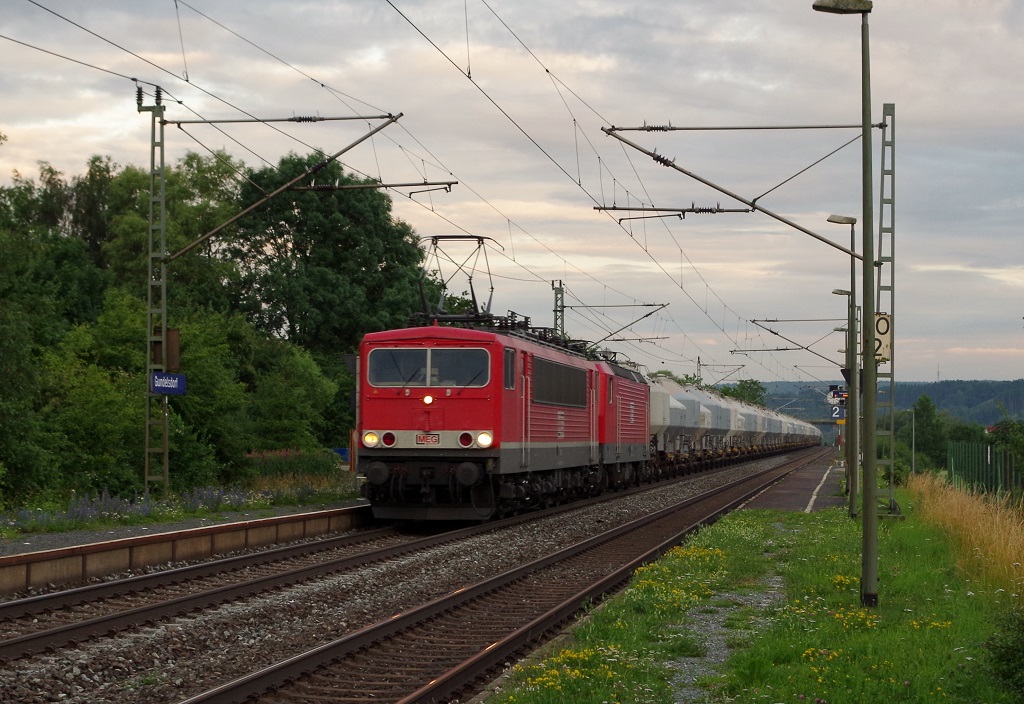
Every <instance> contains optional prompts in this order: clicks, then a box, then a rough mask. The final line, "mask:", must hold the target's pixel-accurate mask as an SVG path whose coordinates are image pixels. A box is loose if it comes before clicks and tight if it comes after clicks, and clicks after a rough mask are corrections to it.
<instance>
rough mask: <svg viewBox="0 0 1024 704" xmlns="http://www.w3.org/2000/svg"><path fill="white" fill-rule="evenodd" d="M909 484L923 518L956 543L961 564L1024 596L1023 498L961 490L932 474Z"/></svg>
mask: <svg viewBox="0 0 1024 704" xmlns="http://www.w3.org/2000/svg"><path fill="white" fill-rule="evenodd" d="M907 487H908V489H909V490H910V492H911V494H912V495H913V497H914V500H915V502H916V504H917V510H918V511H919V512H920V513H921V515H922V516H923V517H924V518H925V520H927V521H929V522H931V523H934V524H936V525H939V526H941V527H942V528H943V529H944V530H945V531H946V533H947V534H948V535H949V536H950V538H951V539H952V541H953V543H954V544H955V545H957V546H958V548H959V553H960V556H961V557H960V559H959V566H960V568H961V569H963V570H964V571H965V572H966V573H967V574H969V575H970V576H971V577H972V578H973V579H976V580H978V581H979V582H982V583H984V584H985V585H988V586H990V587H991V588H993V589H1003V590H1005V591H1006V593H1007V594H1008V595H1012V596H1013V598H1014V599H1015V600H1016V601H1017V603H1020V602H1021V601H1022V599H1024V597H1022V595H1024V567H1022V563H1024V502H1020V501H1018V502H1013V501H1011V500H1010V499H999V498H996V497H993V496H990V495H987V494H975V493H970V492H966V491H962V490H959V489H956V488H954V487H953V486H951V485H950V484H949V483H948V482H946V481H945V480H944V479H943V478H941V477H939V476H937V475H934V474H918V475H915V476H912V477H911V478H910V481H909V482H908V484H907Z"/></svg>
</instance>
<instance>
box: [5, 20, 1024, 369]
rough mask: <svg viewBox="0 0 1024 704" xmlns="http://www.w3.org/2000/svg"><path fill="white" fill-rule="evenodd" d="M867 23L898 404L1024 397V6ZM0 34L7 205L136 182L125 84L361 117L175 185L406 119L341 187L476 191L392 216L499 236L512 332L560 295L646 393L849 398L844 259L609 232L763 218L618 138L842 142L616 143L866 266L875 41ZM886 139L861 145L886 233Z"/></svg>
mask: <svg viewBox="0 0 1024 704" xmlns="http://www.w3.org/2000/svg"><path fill="white" fill-rule="evenodd" d="M869 22H870V54H871V85H872V122H874V123H880V122H882V114H883V104H885V103H892V104H893V105H894V106H895V120H894V121H893V123H892V124H891V125H890V129H889V130H888V131H887V134H888V136H889V137H894V149H893V150H892V152H891V153H892V154H894V157H895V162H894V165H895V175H894V194H895V207H894V208H893V210H892V217H891V219H890V222H891V224H893V225H894V230H895V269H894V272H895V282H894V283H895V295H894V298H895V305H894V306H893V307H892V308H893V309H892V310H888V309H889V308H890V303H889V295H888V294H885V295H884V296H883V299H882V304H881V306H880V310H883V311H886V312H891V313H893V316H894V330H895V338H894V347H895V362H894V367H893V370H894V371H895V374H896V379H897V382H898V381H900V380H904V381H935V380H938V379H943V380H945V379H1018V378H1021V377H1022V376H1024V237H1022V228H1024V189H1022V186H1024V86H1022V84H1021V79H1020V77H1019V76H1020V67H1021V66H1024V42H1021V41H1020V37H1021V36H1022V35H1024V3H1019V2H1015V1H1014V0H1002V1H1000V0H969V1H964V0H899V1H898V2H896V1H895V0H888V1H887V0H877V1H876V2H875V5H874V11H873V12H872V13H871V14H870V16H869ZM0 34H2V35H3V36H4V39H0V65H2V66H3V70H2V71H0V96H2V97H3V100H2V103H0V132H2V133H4V134H5V135H6V136H7V137H8V141H7V143H5V144H3V145H2V146H0V183H2V184H4V185H7V184H9V183H10V182H11V177H12V174H13V172H14V171H15V170H16V171H17V172H18V173H20V174H21V175H22V176H23V177H28V178H35V177H37V175H38V166H37V162H38V161H46V162H49V163H50V164H52V165H53V166H55V167H56V168H57V169H58V170H60V171H62V172H64V173H65V175H67V176H68V177H71V176H74V175H76V174H80V173H82V172H83V171H84V169H85V164H86V162H87V160H88V159H89V157H90V156H92V155H95V154H101V155H109V156H110V157H112V158H113V159H114V161H115V162H116V163H118V164H121V165H126V164H134V165H140V166H142V165H146V164H148V160H149V137H150V123H149V114H148V113H145V114H140V113H138V112H137V110H136V104H135V87H136V84H135V83H133V81H132V80H130V79H131V78H137V79H138V80H139V81H140V82H141V83H140V84H139V85H141V86H142V87H143V89H144V91H145V99H144V100H145V104H146V105H151V104H152V103H153V84H158V85H160V86H162V88H163V90H164V93H165V103H166V104H167V112H166V117H167V119H168V120H172V121H173V120H196V119H200V118H202V119H238V118H248V117H256V118H264V119H265V118H280V117H291V116H302V115H318V116H322V117H351V116H356V115H358V116H364V117H367V118H370V119H364V120H357V121H347V122H323V123H317V124H299V125H296V124H291V123H276V124H274V125H272V126H267V125H263V124H223V125H218V126H217V127H218V128H219V129H217V128H214V127H211V126H207V125H186V126H185V128H184V129H183V130H179V129H178V128H177V127H174V126H168V128H167V137H166V148H167V159H168V161H169V162H174V161H176V160H177V159H179V158H180V157H181V156H182V155H183V154H184V153H185V152H187V151H197V152H200V153H204V154H205V153H207V152H206V149H207V148H211V149H219V148H223V149H227V150H228V151H229V152H231V153H232V154H233V155H234V156H236V157H237V158H239V159H241V160H243V161H244V162H245V163H246V164H247V165H249V166H254V167H260V166H263V165H265V164H266V163H270V164H276V162H277V160H278V159H279V158H280V156H281V155H283V154H285V153H287V152H288V151H296V152H300V153H305V152H308V151H310V148H311V147H317V148H320V149H323V150H324V151H325V152H327V153H333V152H336V151H339V150H341V149H342V148H343V147H345V146H346V145H348V144H350V143H352V142H354V141H356V140H357V139H360V138H361V137H362V136H363V135H364V134H365V133H366V132H367V131H369V129H371V128H373V127H376V126H378V125H380V124H381V122H382V121H381V120H380V119H377V118H375V117H374V116H378V115H382V114H386V113H392V114H396V115H397V114H398V113H401V114H402V117H401V119H400V120H399V121H398V122H397V123H395V124H392V125H390V126H388V127H386V128H385V129H384V130H383V131H381V132H380V133H378V134H377V135H376V136H375V137H373V139H372V140H368V141H366V142H364V143H362V144H360V145H359V146H356V147H354V148H353V149H352V150H351V151H349V152H347V153H346V154H345V155H344V156H343V157H342V161H343V163H344V164H345V166H346V168H347V169H348V170H350V171H354V172H356V173H359V174H365V175H369V176H372V177H374V178H380V179H381V180H382V181H384V182H385V183H408V182H419V181H423V180H429V181H449V180H450V181H458V184H457V185H455V186H453V187H452V189H451V192H450V193H448V192H445V191H443V190H440V191H432V192H419V193H414V194H412V195H411V196H410V191H414V190H418V191H423V190H424V189H423V188H422V187H421V188H409V187H399V188H396V189H393V190H392V191H391V194H392V197H393V199H394V205H395V214H396V216H397V217H400V218H402V219H404V220H406V221H407V222H409V223H410V224H411V225H412V226H413V227H414V228H415V230H416V232H417V233H418V234H419V235H421V236H425V237H429V236H431V235H441V234H472V235H479V236H482V237H487V238H491V239H490V240H488V241H487V242H488V250H487V253H486V255H487V256H486V260H487V263H488V264H489V270H490V275H491V277H492V278H491V279H489V278H488V272H487V268H486V267H485V266H484V258H483V257H482V256H481V257H480V258H479V266H478V268H477V270H476V273H475V275H474V278H473V285H474V288H475V291H476V295H477V297H478V298H481V299H483V300H486V299H487V298H488V297H489V296H490V292H489V289H490V286H491V281H493V286H494V293H493V305H492V309H493V311H494V312H496V313H499V314H504V313H505V312H506V311H508V310H514V311H516V312H517V313H519V314H521V315H526V316H530V317H531V318H532V319H533V322H534V324H537V325H551V324H552V313H551V310H552V305H553V300H554V298H553V293H552V290H551V282H552V280H561V281H563V282H564V285H565V287H566V304H567V305H570V306H574V307H573V308H570V309H569V310H568V311H567V313H566V328H567V332H568V333H569V334H570V335H573V336H575V337H578V338H583V339H589V340H598V339H601V338H604V337H612V338H613V339H615V338H628V339H629V341H622V342H607V343H605V344H607V346H608V347H610V348H612V349H615V350H617V351H618V352H619V353H620V354H622V355H623V356H624V357H626V358H629V359H632V360H633V361H635V362H638V363H640V364H643V365H646V366H647V367H648V368H650V369H651V370H656V369H669V370H672V371H673V372H675V373H677V374H692V373H695V372H696V371H697V365H698V359H699V361H700V365H701V368H700V371H701V373H702V375H703V376H704V378H705V381H712V382H713V381H716V380H719V379H723V378H724V379H725V380H726V381H727V382H729V381H735V380H739V379H742V378H754V379H759V380H761V381H779V380H787V381H794V382H797V383H805V382H806V383H811V382H817V381H821V380H834V379H837V378H838V377H839V373H838V363H840V362H842V361H843V355H842V354H841V353H840V352H839V350H840V349H841V348H843V347H844V346H845V339H844V333H842V332H835V331H834V330H833V328H835V327H839V326H841V325H843V324H844V323H845V318H846V315H847V299H846V298H845V297H841V296H836V295H832V293H831V292H832V290H833V289H836V288H840V289H848V288H849V285H850V257H849V256H848V255H847V254H845V253H844V252H843V251H841V250H840V249H837V248H835V247H832V246H829V245H828V244H826V243H823V242H821V241H819V240H816V239H815V238H814V237H812V236H810V235H808V234H805V233H804V232H800V231H798V230H797V229H795V228H793V227H791V226H790V225H787V224H786V223H784V222H781V221H779V220H777V219H773V218H772V217H770V216H768V215H766V214H764V213H719V214H693V213H691V214H687V215H686V216H685V218H682V219H680V218H679V217H675V216H674V217H648V218H646V219H635V218H639V217H640V216H641V215H647V216H651V215H654V213H651V212H647V213H641V212H632V211H607V210H597V209H595V208H597V207H606V206H617V207H620V208H622V207H626V206H645V207H652V206H655V207H660V208H676V209H679V208H689V207H691V206H696V207H697V208H711V207H715V206H720V207H721V208H723V209H743V208H745V206H744V205H743V203H741V202H739V201H737V200H734V199H732V198H730V197H729V196H728V195H726V194H724V193H722V192H720V191H719V190H716V189H714V188H712V187H710V186H708V185H704V184H702V183H701V182H699V181H698V180H696V179H694V178H691V177H690V176H688V175H686V174H684V173H681V172H679V171H676V170H673V169H670V168H666V167H665V166H662V165H659V164H657V163H655V162H654V161H653V160H652V159H651V158H650V157H648V156H647V155H645V154H643V153H642V152H640V151H638V150H636V149H634V148H632V147H630V146H628V145H625V144H623V143H621V142H620V141H619V140H617V139H616V138H615V137H613V136H609V135H607V134H605V133H604V132H603V131H602V129H601V128H602V127H608V126H611V125H614V126H616V127H637V126H642V125H645V124H646V125H668V124H671V125H673V126H676V127H705V128H707V127H712V128H722V127H781V126H816V127H817V126H820V127H826V126H827V127H829V129H801V130H722V129H716V130H712V131H707V130H700V131H692V130H688V131H676V132H643V131H623V132H620V133H619V134H620V135H621V136H622V137H624V138H626V139H628V140H630V141H631V142H634V143H636V144H637V145H639V146H641V147H642V148H644V149H647V150H652V151H657V153H658V154H661V155H663V156H664V157H667V158H668V159H672V160H674V162H675V164H676V165H677V166H678V167H680V168H682V169H685V170H686V171H688V172H691V173H693V174H695V175H697V176H699V177H700V178H702V179H704V180H706V181H710V182H711V183H713V184H715V185H717V186H718V187H720V188H722V189H725V190H726V191H729V192H732V193H734V194H737V195H739V196H741V197H742V198H743V199H746V200H750V201H753V200H755V199H757V203H758V205H760V206H762V207H763V208H766V209H768V210H770V211H772V212H773V213H776V214H778V215H780V216H782V217H783V218H785V219H786V220H789V221H791V222H794V223H796V224H798V225H799V226H801V227H803V228H805V229H807V230H810V231H812V232H814V233H815V234H817V235H819V236H821V237H824V238H827V239H829V240H831V241H832V242H834V243H836V244H837V245H839V246H841V247H844V248H849V246H850V227H849V226H845V225H837V224H831V223H828V222H826V218H827V217H828V215H830V214H839V215H848V216H854V217H856V218H858V221H859V220H862V210H861V142H860V141H859V139H858V137H859V134H860V132H859V130H858V128H857V127H856V125H858V124H859V123H860V115H861V113H860V99H861V75H860V57H861V43H860V37H861V33H860V17H859V16H841V15H833V14H824V13H819V12H814V11H812V9H811V0H781V1H780V0H745V1H743V2H740V1H739V0H700V1H697V0H676V1H674V2H667V1H662V2H655V1H653V0H649V1H638V2H621V1H615V2H612V1H611V0H564V1H560V2H539V1H536V0H514V1H513V0H486V2H485V1H484V0H429V1H428V0H391V2H388V1H387V0H338V1H334V2H331V1H328V0H323V1H314V0H309V1H306V2H301V1H296V0H289V1H288V2H284V1H278V0H261V1H260V2H253V1H252V0H244V1H243V0H216V1H213V0H179V1H178V2H177V3H175V2H174V0H143V1H140V2H132V3H125V2H118V1H115V0H92V1H90V2H88V3H84V2H80V1H79V0H40V1H39V2H31V1H29V0H4V3H3V12H2V13H0ZM11 40H16V41H11ZM16 42H22V43H23V44H19V43H16ZM25 44H27V45H31V47H29V46H25ZM44 50H45V52H52V53H49V54H48V53H44ZM54 54H59V55H60V56H55V55H54ZM76 62H78V63H76ZM186 76H187V79H188V80H187V81H186V80H185V78H186ZM881 142H882V131H881V130H880V129H875V130H873V143H874V150H873V152H874V156H873V161H874V169H875V174H874V178H873V183H874V186H873V192H874V197H875V200H876V203H875V207H874V214H875V215H874V218H873V219H874V222H873V228H874V229H875V230H876V235H877V230H878V226H879V222H878V220H879V216H880V207H879V204H878V202H877V200H878V195H879V189H880V176H879V171H880V155H881V153H882V150H881ZM844 145H847V146H845V147H844ZM837 150H838V151H837ZM833 152H835V153H834V154H833ZM830 155H831V156H830ZM661 214H662V215H664V214H666V213H661ZM627 217H628V218H634V219H630V220H622V221H621V222H620V220H619V219H620V218H627ZM861 226H862V223H861V222H858V224H857V226H856V250H857V251H858V252H860V251H862V243H861V232H862V230H861ZM428 241H429V240H428ZM877 249H878V245H877V244H876V250H877ZM881 249H882V250H885V249H886V247H885V246H883V247H882V248H881ZM877 253H878V252H877V251H876V254H877ZM471 254H473V246H472V245H471V244H468V243H451V242H449V243H447V244H446V245H445V247H444V251H443V255H442V259H441V273H442V275H443V276H445V277H446V278H447V277H449V276H453V275H454V274H455V268H454V266H452V265H451V264H450V263H447V262H445V260H444V258H443V256H444V255H447V256H450V257H452V258H454V259H456V260H458V261H460V262H461V261H464V260H466V259H467V258H468V257H470V255H471ZM470 261H471V262H472V261H474V259H472V258H471V259H470ZM857 278H858V280H857V284H856V285H857V288H858V290H859V291H862V290H863V287H862V283H861V281H860V266H859V263H858V266H857ZM451 285H452V287H453V289H455V292H461V291H462V290H465V289H466V288H467V286H468V284H466V281H465V278H464V277H460V276H454V277H453V278H452V284H451ZM173 297H174V294H173V291H170V292H169V299H170V301H171V303H172V305H173ZM641 304H668V305H667V307H665V308H663V309H661V310H658V311H657V312H653V313H652V311H655V308H654V307H643V306H642V305H641ZM587 306H589V307H587ZM601 306H603V307H601ZM648 313H651V314H650V315H649V316H648V317H646V318H644V319H643V320H642V321H640V322H637V323H635V324H634V325H632V327H630V328H627V329H624V330H622V331H621V332H616V331H618V330H619V328H623V327H624V326H626V325H628V324H629V323H630V322H632V321H633V320H635V319H637V318H640V317H641V316H644V315H646V314H648ZM769 321H770V322H769ZM773 332H774V333H778V334H777V335H776V334H773ZM612 333H615V334H614V335H612ZM794 347H796V348H798V349H795V350H793V349H790V348H794ZM800 347H809V348H810V349H811V350H813V352H814V353H811V352H808V351H806V350H803V349H799V348H800ZM780 348H784V349H780ZM763 350H767V351H763ZM830 360H831V361H830Z"/></svg>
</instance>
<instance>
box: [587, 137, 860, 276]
mask: <svg viewBox="0 0 1024 704" xmlns="http://www.w3.org/2000/svg"><path fill="white" fill-rule="evenodd" d="M615 129H616V128H610V127H602V128H601V131H602V132H604V133H605V134H607V135H610V136H612V137H615V139H617V140H619V141H620V142H622V143H623V144H628V145H629V146H631V147H633V149H636V150H637V151H638V152H641V153H642V154H646V155H647V156H649V157H651V158H652V159H654V161H656V162H658V163H659V164H661V165H662V166H667V167H669V168H670V169H675V170H676V171H678V172H679V173H681V174H685V175H686V176H689V177H690V178H692V179H694V180H695V181H700V182H701V183H703V184H704V185H705V186H709V187H711V188H714V189H715V190H716V191H719V192H720V193H724V194H725V195H727V196H729V197H730V198H733V199H735V200H738V201H739V202H740V203H743V204H744V205H746V206H747V207H749V208H750V209H751V210H756V211H758V212H761V213H764V214H765V215H767V216H769V217H772V218H775V219H776V220H778V221H779V222H781V223H785V224H786V225H789V226H790V227H792V228H794V229H796V230H799V231H800V232H802V233H804V234H805V235H810V236H811V237H813V238H814V239H816V240H818V241H820V242H824V243H825V244H827V245H828V246H830V247H834V248H835V249H838V250H839V251H841V252H844V253H845V254H847V255H849V256H851V257H855V258H856V259H860V260H863V259H864V258H863V257H862V256H861V255H859V254H857V253H856V252H854V251H852V250H850V249H847V248H846V247H843V246H842V245H839V244H836V243H835V242H833V241H832V240H829V239H827V238H825V237H822V236H821V235H819V234H817V233H816V232H812V231H810V230H808V229H807V228H806V227H803V226H802V225H798V224H796V223H795V222H793V221H792V220H790V219H788V218H785V217H783V216H781V215H779V214H778V213H774V212H772V211H771V210H768V209H767V208H764V207H762V206H760V205H758V204H757V203H755V202H754V201H752V200H747V199H746V198H744V197H743V196H741V195H738V194H736V193H733V192H732V191H730V190H728V189H725V188H723V187H722V186H719V185H718V184H715V183H712V182H711V181H708V180H707V179H705V178H702V177H700V176H698V175H697V174H695V173H693V172H692V171H687V170H686V169H684V168H683V167H681V166H677V165H676V163H675V162H674V161H672V160H670V159H668V158H666V157H663V156H661V155H660V154H658V153H657V152H653V151H650V150H648V149H644V148H643V147H641V146H640V145H639V144H637V143H635V142H631V141H630V140H628V139H626V138H625V137H623V136H622V135H620V134H617V133H616V131H615Z"/></svg>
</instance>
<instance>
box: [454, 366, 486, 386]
mask: <svg viewBox="0 0 1024 704" xmlns="http://www.w3.org/2000/svg"><path fill="white" fill-rule="evenodd" d="M483 373H484V370H483V369H481V370H479V371H478V372H477V373H476V374H474V375H473V378H472V379H470V380H469V381H467V382H466V383H465V384H463V385H462V386H460V387H459V388H460V389H464V388H466V387H467V386H469V385H470V384H472V383H473V382H474V381H476V380H477V379H479V378H480V375H481V374H483Z"/></svg>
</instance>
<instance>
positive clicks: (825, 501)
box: [740, 455, 849, 513]
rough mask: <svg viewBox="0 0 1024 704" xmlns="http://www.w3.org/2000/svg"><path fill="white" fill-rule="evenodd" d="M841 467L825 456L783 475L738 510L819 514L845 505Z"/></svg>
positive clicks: (843, 470) (843, 471)
mask: <svg viewBox="0 0 1024 704" xmlns="http://www.w3.org/2000/svg"><path fill="white" fill-rule="evenodd" d="M845 471H846V470H845V467H844V465H843V463H842V460H841V459H840V458H839V457H837V456H836V455H831V456H826V457H825V458H824V459H822V460H819V461H817V462H814V463H812V464H810V465H808V466H806V467H804V468H802V469H798V470H796V471H795V472H792V473H791V474H789V475H787V476H786V478H785V479H782V480H781V481H778V482H776V483H775V484H773V485H772V486H770V487H768V488H767V489H765V490H764V491H762V492H761V493H760V494H758V495H757V496H755V497H754V498H752V499H751V500H750V501H748V502H747V503H745V504H744V505H743V506H741V507H740V508H767V509H776V510H780V511H804V512H806V513H810V512H811V511H820V510H822V509H826V508H838V507H843V506H848V505H849V497H848V496H846V495H845V494H843V486H844V482H843V477H844V473H845Z"/></svg>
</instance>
